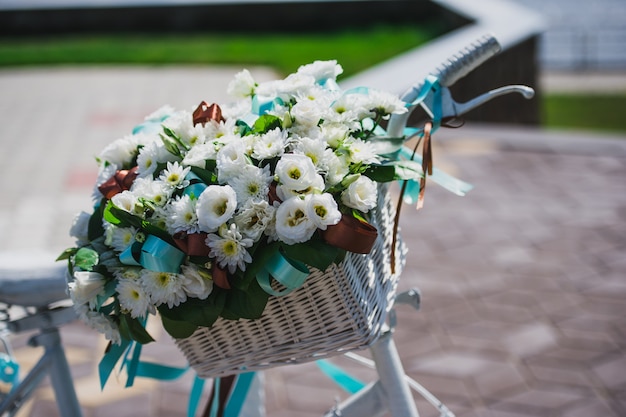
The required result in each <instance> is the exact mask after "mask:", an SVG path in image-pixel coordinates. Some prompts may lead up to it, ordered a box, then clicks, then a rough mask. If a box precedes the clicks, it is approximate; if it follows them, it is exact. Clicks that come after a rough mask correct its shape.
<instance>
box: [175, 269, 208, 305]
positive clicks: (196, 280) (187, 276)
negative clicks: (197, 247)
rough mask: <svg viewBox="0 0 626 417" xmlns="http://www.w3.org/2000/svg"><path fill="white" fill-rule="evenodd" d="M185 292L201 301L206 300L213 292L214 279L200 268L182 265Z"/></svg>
mask: <svg viewBox="0 0 626 417" xmlns="http://www.w3.org/2000/svg"><path fill="white" fill-rule="evenodd" d="M181 269H182V275H183V277H184V280H183V290H185V292H186V293H187V295H188V296H190V297H195V298H198V299H200V300H204V299H206V298H207V297H208V296H209V295H211V292H213V279H212V277H211V274H209V273H208V271H205V270H202V269H200V268H198V267H197V266H196V265H194V264H190V265H181Z"/></svg>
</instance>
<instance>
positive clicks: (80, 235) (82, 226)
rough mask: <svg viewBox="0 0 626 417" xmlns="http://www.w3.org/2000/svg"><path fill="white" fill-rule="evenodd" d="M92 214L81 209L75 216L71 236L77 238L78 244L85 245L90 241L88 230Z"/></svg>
mask: <svg viewBox="0 0 626 417" xmlns="http://www.w3.org/2000/svg"><path fill="white" fill-rule="evenodd" d="M90 220H91V214H89V213H87V212H86V211H81V212H80V213H78V214H77V215H76V216H74V221H73V222H72V226H71V227H70V236H71V237H73V238H75V239H76V246H84V245H86V244H87V243H89V238H88V231H89V221H90Z"/></svg>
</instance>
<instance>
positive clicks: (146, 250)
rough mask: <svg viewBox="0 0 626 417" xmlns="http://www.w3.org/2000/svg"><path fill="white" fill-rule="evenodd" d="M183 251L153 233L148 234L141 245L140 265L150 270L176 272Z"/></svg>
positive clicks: (183, 256) (181, 260)
mask: <svg viewBox="0 0 626 417" xmlns="http://www.w3.org/2000/svg"><path fill="white" fill-rule="evenodd" d="M183 259H185V253H184V252H183V251H181V250H180V249H178V248H176V247H174V246H172V245H170V244H169V243H167V242H165V241H164V240H162V239H159V238H158V237H156V236H154V235H149V236H148V237H147V238H146V241H145V242H144V243H143V246H142V247H141V265H142V266H143V267H144V268H146V269H149V270H151V271H157V272H171V273H174V274H177V273H178V272H179V271H180V264H181V263H182V262H183Z"/></svg>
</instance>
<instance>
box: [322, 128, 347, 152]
mask: <svg viewBox="0 0 626 417" xmlns="http://www.w3.org/2000/svg"><path fill="white" fill-rule="evenodd" d="M349 133H350V132H349V129H348V127H347V126H345V125H343V124H340V123H323V124H322V125H321V126H320V137H322V138H324V140H325V141H326V143H327V144H328V146H330V147H331V148H333V149H337V148H338V147H339V146H341V144H342V143H343V141H344V140H346V138H347V137H348V134H349Z"/></svg>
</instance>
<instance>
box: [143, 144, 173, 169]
mask: <svg viewBox="0 0 626 417" xmlns="http://www.w3.org/2000/svg"><path fill="white" fill-rule="evenodd" d="M175 160H176V156H174V155H173V154H172V153H170V152H168V150H167V149H166V148H165V146H163V144H162V143H158V142H151V143H149V144H147V145H146V146H144V147H143V148H141V150H140V151H139V156H137V174H138V175H139V177H152V175H153V174H154V171H156V168H157V166H158V164H159V163H165V162H173V161H175Z"/></svg>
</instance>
